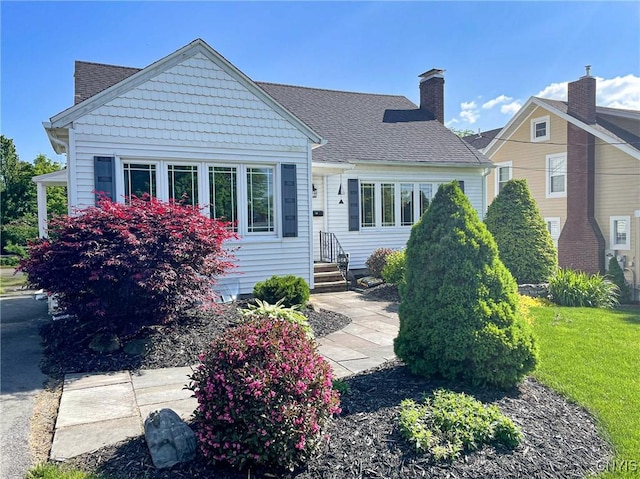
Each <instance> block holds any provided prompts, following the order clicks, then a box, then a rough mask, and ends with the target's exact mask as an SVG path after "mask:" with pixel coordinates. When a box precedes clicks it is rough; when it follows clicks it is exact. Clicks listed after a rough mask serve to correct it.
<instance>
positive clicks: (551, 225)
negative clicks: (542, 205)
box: [544, 216, 560, 248]
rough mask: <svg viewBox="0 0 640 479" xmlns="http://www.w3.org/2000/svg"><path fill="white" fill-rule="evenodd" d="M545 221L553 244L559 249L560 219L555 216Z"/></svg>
mask: <svg viewBox="0 0 640 479" xmlns="http://www.w3.org/2000/svg"><path fill="white" fill-rule="evenodd" d="M544 221H545V222H546V223H547V230H548V231H549V234H550V235H551V239H552V240H553V244H554V245H555V247H556V248H557V247H558V239H559V238H560V218H559V217H557V216H555V217H549V218H545V219H544Z"/></svg>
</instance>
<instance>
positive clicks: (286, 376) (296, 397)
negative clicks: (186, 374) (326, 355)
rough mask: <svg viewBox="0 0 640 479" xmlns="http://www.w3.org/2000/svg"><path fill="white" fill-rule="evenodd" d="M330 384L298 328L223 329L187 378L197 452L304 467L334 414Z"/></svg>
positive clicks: (252, 324) (263, 323) (271, 324)
mask: <svg viewBox="0 0 640 479" xmlns="http://www.w3.org/2000/svg"><path fill="white" fill-rule="evenodd" d="M331 379H332V374H331V368H330V366H329V364H328V363H327V362H326V361H325V360H324V359H323V358H322V357H321V356H320V355H319V354H318V353H317V352H316V350H315V344H314V342H313V341H312V340H311V339H309V338H308V337H307V335H306V333H305V332H304V330H303V328H301V327H300V326H299V325H297V324H292V323H290V322H288V321H285V320H278V319H273V318H259V319H253V320H250V321H249V322H247V323H245V324H243V325H241V326H238V327H236V328H233V329H232V330H229V331H227V332H226V333H225V335H224V336H221V337H220V338H219V339H218V340H216V341H214V342H213V343H212V344H211V348H210V349H209V350H208V351H206V352H205V353H203V354H202V355H201V356H200V365H199V366H198V367H197V368H196V370H195V372H194V373H193V375H192V376H191V380H192V383H191V385H190V389H192V390H193V391H194V392H195V396H196V398H197V400H198V408H197V410H196V420H197V422H198V431H197V433H196V434H197V437H198V439H199V443H200V450H201V451H202V454H203V455H204V457H205V458H206V459H207V460H208V461H210V462H211V463H215V462H216V461H226V462H228V463H230V464H231V465H233V466H236V467H239V468H243V467H244V466H245V465H251V464H260V465H264V466H277V467H285V468H289V469H292V468H294V467H295V466H296V465H299V464H301V463H303V462H305V461H306V460H308V459H309V458H310V457H311V456H312V455H313V454H314V453H315V452H316V451H317V448H318V447H319V446H320V444H321V443H322V440H323V437H324V435H323V434H324V432H323V430H324V429H325V427H326V425H327V423H328V421H329V419H330V418H331V416H332V415H333V414H336V413H338V412H340V408H339V399H338V393H337V392H336V391H334V390H333V389H332V381H331Z"/></svg>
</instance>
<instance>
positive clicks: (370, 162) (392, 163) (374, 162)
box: [351, 160, 495, 168]
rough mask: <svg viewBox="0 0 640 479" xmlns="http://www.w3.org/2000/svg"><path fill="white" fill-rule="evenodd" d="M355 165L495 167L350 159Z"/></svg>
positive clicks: (474, 164)
mask: <svg viewBox="0 0 640 479" xmlns="http://www.w3.org/2000/svg"><path fill="white" fill-rule="evenodd" d="M351 163H353V164H355V165H367V166H377V165H382V166H413V167H423V168H424V167H434V168H495V165H494V164H493V163H447V162H435V161H434V162H426V161H423V162H420V161H401V160H398V161H395V160H352V161H351Z"/></svg>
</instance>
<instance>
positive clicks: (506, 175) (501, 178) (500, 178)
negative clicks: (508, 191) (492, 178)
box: [496, 161, 513, 196]
mask: <svg viewBox="0 0 640 479" xmlns="http://www.w3.org/2000/svg"><path fill="white" fill-rule="evenodd" d="M512 166H513V162H512V161H505V162H503V163H496V196H497V195H498V193H500V192H501V191H502V187H503V186H504V185H505V183H506V182H507V181H509V180H510V179H511V178H512V176H513V170H512Z"/></svg>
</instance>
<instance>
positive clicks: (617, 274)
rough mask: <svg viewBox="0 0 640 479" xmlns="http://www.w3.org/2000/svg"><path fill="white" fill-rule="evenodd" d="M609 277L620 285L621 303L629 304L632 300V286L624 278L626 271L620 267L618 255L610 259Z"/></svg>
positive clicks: (619, 295)
mask: <svg viewBox="0 0 640 479" xmlns="http://www.w3.org/2000/svg"><path fill="white" fill-rule="evenodd" d="M607 277H608V278H610V280H611V282H612V283H613V284H615V285H616V286H617V287H618V301H619V302H620V304H628V303H630V302H631V288H629V285H628V284H627V281H626V280H625V279H624V271H622V268H621V267H620V264H619V263H618V260H617V259H616V257H615V256H614V257H612V258H611V259H610V260H609V271H607Z"/></svg>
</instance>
